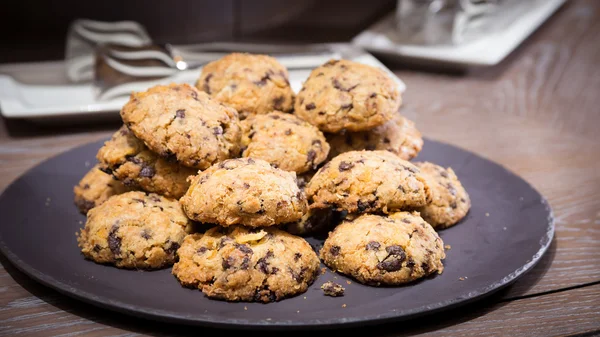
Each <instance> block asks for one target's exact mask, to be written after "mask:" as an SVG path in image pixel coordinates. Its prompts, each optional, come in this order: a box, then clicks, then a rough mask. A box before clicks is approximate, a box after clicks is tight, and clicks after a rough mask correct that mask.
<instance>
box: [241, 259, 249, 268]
mask: <svg viewBox="0 0 600 337" xmlns="http://www.w3.org/2000/svg"><path fill="white" fill-rule="evenodd" d="M248 267H250V258H249V257H248V256H244V259H243V260H242V265H241V266H240V269H242V270H246V269H248Z"/></svg>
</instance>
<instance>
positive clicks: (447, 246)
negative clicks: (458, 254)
mask: <svg viewBox="0 0 600 337" xmlns="http://www.w3.org/2000/svg"><path fill="white" fill-rule="evenodd" d="M444 248H446V250H450V249H452V246H450V245H445V246H444Z"/></svg>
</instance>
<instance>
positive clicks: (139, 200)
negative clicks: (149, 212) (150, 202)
mask: <svg viewBox="0 0 600 337" xmlns="http://www.w3.org/2000/svg"><path fill="white" fill-rule="evenodd" d="M132 200H133V201H135V202H139V203H140V204H142V205H144V206H146V201H144V200H143V199H138V198H133V199H132Z"/></svg>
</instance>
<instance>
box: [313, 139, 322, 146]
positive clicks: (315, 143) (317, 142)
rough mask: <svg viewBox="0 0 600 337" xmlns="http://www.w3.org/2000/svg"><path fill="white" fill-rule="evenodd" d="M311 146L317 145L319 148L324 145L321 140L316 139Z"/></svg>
mask: <svg viewBox="0 0 600 337" xmlns="http://www.w3.org/2000/svg"><path fill="white" fill-rule="evenodd" d="M311 145H312V146H315V145H316V146H318V147H321V146H322V143H321V141H320V140H319V139H314V140H313V141H312V143H311Z"/></svg>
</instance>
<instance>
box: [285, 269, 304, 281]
mask: <svg viewBox="0 0 600 337" xmlns="http://www.w3.org/2000/svg"><path fill="white" fill-rule="evenodd" d="M306 270H307V269H306V267H302V268H301V269H300V272H298V273H296V272H294V270H293V269H292V268H290V269H289V271H290V274H292V278H293V279H294V280H295V281H296V282H297V283H300V282H302V280H303V279H304V275H305V274H306Z"/></svg>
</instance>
